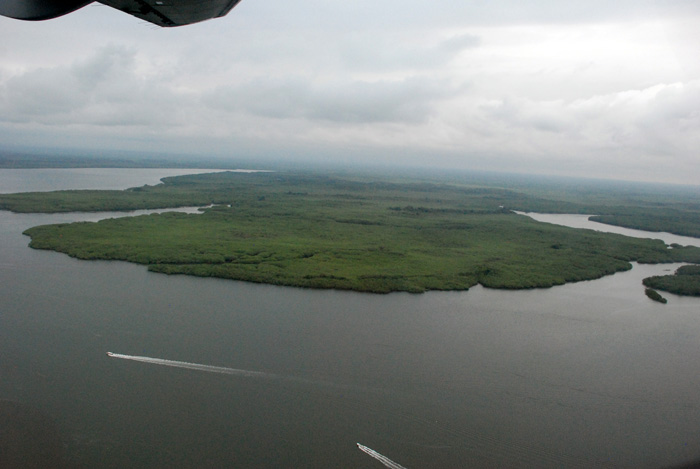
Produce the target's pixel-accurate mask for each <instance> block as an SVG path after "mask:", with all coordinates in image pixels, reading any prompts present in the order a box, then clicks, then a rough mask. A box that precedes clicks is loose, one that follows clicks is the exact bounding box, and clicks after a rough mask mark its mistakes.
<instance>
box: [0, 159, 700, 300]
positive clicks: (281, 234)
mask: <svg viewBox="0 0 700 469" xmlns="http://www.w3.org/2000/svg"><path fill="white" fill-rule="evenodd" d="M586 194H588V196H586ZM605 194H606V195H604V196H601V193H600V192H599V191H590V192H589V193H586V192H585V191H579V193H578V194H571V188H570V186H567V188H566V190H563V189H561V188H560V189H556V187H554V186H549V187H545V188H544V189H543V188H542V187H541V186H537V188H532V187H530V184H529V183H522V184H520V185H518V184H509V186H508V187H504V185H503V184H501V183H499V181H498V180H491V181H487V183H484V182H483V181H481V182H479V183H477V182H476V181H472V180H449V178H448V179H443V180H440V181H436V180H430V179H416V178H410V177H394V178H393V179H391V180H382V179H380V178H378V177H373V176H368V175H366V174H365V175H357V174H342V173H341V174H319V173H313V172H310V173H303V174H302V173H294V172H260V173H235V172H217V173H210V174H202V175H190V176H179V177H172V178H164V179H163V183H162V184H159V185H155V186H143V187H137V188H132V189H127V190H124V191H92V190H89V191H88V190H86V191H82V190H81V191H57V192H44V193H22V194H5V195H0V209H4V210H12V211H15V212H49V213H50V212H66V211H111V210H134V209H154V208H169V207H180V206H207V208H205V209H202V211H201V213H200V214H185V213H178V212H168V213H161V214H151V215H142V216H131V217H124V218H114V219H106V220H102V221H99V222H96V223H87V222H82V223H68V224H55V225H45V226H38V227H34V228H30V229H28V230H27V231H26V232H25V234H27V235H28V236H30V237H31V243H30V246H31V247H32V248H36V249H50V250H54V251H58V252H62V253H66V254H68V255H70V256H73V257H76V258H79V259H103V260H124V261H129V262H135V263H139V264H144V265H146V266H147V267H148V269H149V270H150V271H153V272H160V273H165V274H187V275H196V276H202V277H219V278H226V279H235V280H243V281H250V282H260V283H268V284H275V285H288V286H296V287H310V288H334V289H346V290H355V291H362V292H376V293H388V292H392V291H406V292H424V291H427V290H466V289H468V288H470V287H471V286H474V285H476V284H481V285H483V286H485V287H491V288H508V289H521V288H536V287H550V286H554V285H560V284H564V283H567V282H575V281H581V280H590V279H596V278H599V277H602V276H604V275H608V274H612V273H614V272H617V271H623V270H628V269H630V268H631V264H630V262H633V261H636V262H641V263H670V262H689V263H700V248H695V247H682V246H675V245H674V246H672V247H668V246H666V245H665V244H664V243H663V242H662V241H660V240H651V239H637V238H629V237H625V236H621V235H616V234H609V233H600V232H595V231H591V230H581V229H573V228H567V227H563V226H558V225H552V224H547V223H540V222H537V221H535V220H532V219H531V218H529V217H526V216H522V215H518V214H515V213H513V211H512V210H523V211H550V212H567V211H568V212H579V213H586V212H587V213H604V212H605V213H612V212H615V211H618V212H620V213H624V208H625V207H627V208H628V209H629V210H628V212H629V213H640V214H641V213H643V212H646V213H647V216H651V217H653V216H659V217H661V216H663V215H664V213H665V207H659V206H652V205H651V202H647V201H645V200H644V198H641V199H638V200H635V201H633V202H629V199H625V200H627V201H626V202H624V203H623V199H624V197H622V196H620V195H619V194H618V195H615V194H612V195H611V193H607V192H606V193H605ZM601 197H603V199H601ZM665 203H668V204H671V203H672V200H671V199H669V200H668V201H667V202H665ZM654 204H657V205H658V203H657V202H654ZM697 211H698V213H700V205H699V206H698V209H697ZM691 224H692V218H691ZM664 228H666V227H664ZM698 278H700V277H698ZM654 288H657V287H654Z"/></svg>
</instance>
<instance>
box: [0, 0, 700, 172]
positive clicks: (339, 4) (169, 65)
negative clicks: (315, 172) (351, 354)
mask: <svg viewBox="0 0 700 469" xmlns="http://www.w3.org/2000/svg"><path fill="white" fill-rule="evenodd" d="M0 145H5V146H15V145H16V146H20V145H34V146H49V147H52V146H53V147H63V148H71V147H73V148H88V149H91V148H96V149H97V148H105V149H118V150H136V151H143V152H154V151H158V152H163V151H165V152H177V153H180V154H181V153H187V154H193V155H200V154H201V155H219V156H231V157H242V158H250V157H255V158H261V159H262V158H265V159H281V160H288V159H294V158H301V159H307V160H318V161H342V162H352V161H358V162H364V161H372V162H382V163H387V164H400V163H407V164H421V163H429V164H433V165H436V166H442V167H454V168H473V169H479V170H504V171H509V172H528V173H545V174H564V175H572V176H586V177H604V178H616V179H632V180H648V181H662V182H676V183H689V184H700V2H699V1H697V0H658V1H650V0H635V1H630V0H617V1H615V2H610V1H599V0H586V1H579V0H570V1H557V0H539V1H528V2H523V1H519V0H512V1H511V0H500V1H499V0H492V1H488V2H487V1H484V0H460V1H455V0H432V1H426V0H423V1H416V0H401V1H399V0H372V1H369V0H354V1H347V0H344V1H340V0H298V1H293V2H292V1H289V0H242V2H241V3H240V4H239V5H238V6H237V7H236V8H234V9H233V10H232V11H231V13H229V15H228V16H226V17H224V18H219V19H215V20H211V21H206V22H203V23H200V24H196V25H191V26H185V27H180V28H172V29H164V28H158V27H156V26H153V25H150V24H149V23H145V22H143V21H141V20H138V19H137V18H134V17H132V16H130V15H127V14H125V13H122V12H120V11H117V10H113V9H111V8H109V7H106V6H102V5H100V4H93V5H90V6H87V7H85V8H83V9H82V10H79V11H77V12H75V13H73V14H70V15H67V16H64V17H62V18H59V19H55V20H50V21H45V22H38V23H31V22H23V21H17V20H12V19H9V18H2V17H0Z"/></svg>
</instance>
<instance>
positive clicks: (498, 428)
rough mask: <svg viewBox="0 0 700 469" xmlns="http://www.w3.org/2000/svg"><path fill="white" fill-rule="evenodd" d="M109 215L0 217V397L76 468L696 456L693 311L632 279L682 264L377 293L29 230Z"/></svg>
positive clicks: (699, 382)
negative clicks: (34, 243) (246, 274)
mask: <svg viewBox="0 0 700 469" xmlns="http://www.w3.org/2000/svg"><path fill="white" fill-rule="evenodd" d="M4 171H5V170H2V171H0V181H2V180H3V179H2V178H3V177H4V175H3V174H2V173H4ZM8 171H10V170H8ZM12 171H15V170H12ZM31 171H34V170H31ZM42 171H45V172H46V171H47V170H42ZM55 171H62V170H55ZM104 171H111V170H100V173H101V174H102V173H103V172H104ZM115 171H117V170H115ZM118 171H126V170H118ZM144 171H146V172H148V174H144ZM152 171H153V170H128V173H129V174H127V175H126V176H125V178H124V180H123V181H121V187H129V186H135V185H141V184H144V183H155V182H157V179H158V177H155V178H154V176H157V175H155V174H152V173H151V172H152ZM28 177H30V178H32V177H33V176H28ZM90 177H91V175H90V174H85V173H82V172H81V173H77V174H75V175H74V179H75V180H74V181H72V182H71V180H70V179H71V178H68V180H66V181H64V182H62V183H61V184H62V185H63V186H62V187H64V188H72V187H73V186H72V185H71V184H73V185H84V184H86V183H89V182H90V181H86V179H89V178H90ZM144 177H146V178H151V179H147V180H148V181H151V182H143V181H144V179H143V178H144ZM20 186H21V184H20ZM51 188H52V189H53V188H55V187H54V186H51ZM32 190H41V187H39V188H38V189H36V188H35V189H32ZM0 191H1V190H0ZM117 215H123V214H116V213H102V214H84V213H69V214H56V215H47V214H13V213H9V212H0V240H1V242H0V399H6V400H13V401H17V402H20V403H22V404H25V405H27V406H31V407H32V408H34V409H37V410H38V411H41V412H43V413H44V414H45V415H48V416H49V417H50V418H51V419H52V420H53V421H54V422H55V424H56V427H57V428H58V430H59V433H60V437H61V441H62V444H63V447H64V449H65V459H66V461H67V463H68V466H69V467H85V468H87V467H89V468H123V467H136V468H161V467H162V468H165V467H168V468H172V467H256V468H257V467H357V468H362V467H367V468H372V467H380V463H379V462H378V461H377V460H376V459H374V458H372V457H370V456H369V455H368V454H367V453H365V452H363V451H360V450H359V449H358V446H357V443H361V444H362V445H365V446H367V447H369V448H371V449H372V450H374V451H376V452H378V453H380V454H381V455H384V456H386V457H387V458H389V459H391V460H392V461H395V462H396V463H397V464H400V465H401V466H404V467H406V468H425V467H437V468H442V467H444V468H454V467H471V468H479V467H494V466H499V467H591V466H603V467H604V466H611V467H661V466H668V465H672V464H678V463H682V462H686V461H689V460H694V459H700V439H698V438H697V429H698V422H700V393H698V392H697V390H698V389H700V359H699V358H700V341H699V340H698V337H700V299H697V298H683V297H678V296H675V295H666V294H665V296H667V298H669V303H668V304H667V305H661V304H658V303H655V302H652V301H650V300H649V299H647V298H646V297H645V296H644V294H643V287H642V285H641V279H642V278H644V277H646V276H649V275H652V274H657V273H661V272H665V271H671V272H672V271H673V270H674V269H675V267H676V266H675V265H657V266H653V265H636V266H635V267H634V268H633V269H632V270H631V271H628V272H622V273H618V274H615V275H613V276H608V277H604V278H602V279H599V280H595V281H589V282H580V283H576V284H568V285H564V286H559V287H554V288H549V289H536V290H525V291H500V290H489V289H485V288H482V287H475V288H472V289H470V290H469V291H466V292H429V293H425V294H420V295H414V294H407V293H394V294H389V295H372V294H361V293H354V292H342V291H331V290H327V291H326V290H307V289H298V288H286V287H276V286H269V285H257V284H248V283H244V282H234V281H227V280H220V279H204V278H194V277H185V276H165V275H160V274H154V273H149V272H147V270H146V269H145V267H143V266H138V265H133V264H128V263H124V262H108V261H89V262H88V261H79V260H75V259H72V258H70V257H68V256H65V255H62V254H58V253H54V252H48V251H36V250H32V249H29V248H28V247H27V243H28V241H29V239H28V238H27V237H26V236H24V235H22V231H23V230H25V229H27V228H29V227H31V226H35V225H38V224H45V223H56V222H63V221H70V220H96V219H99V218H104V217H110V216H117ZM107 352H112V353H114V354H118V355H122V356H127V357H145V360H140V361H139V360H132V359H123V358H121V359H120V357H109V356H107ZM173 363H186V364H189V365H192V366H174V365H173ZM226 370H229V371H226ZM230 370H233V371H230ZM37 444H45V443H43V442H37Z"/></svg>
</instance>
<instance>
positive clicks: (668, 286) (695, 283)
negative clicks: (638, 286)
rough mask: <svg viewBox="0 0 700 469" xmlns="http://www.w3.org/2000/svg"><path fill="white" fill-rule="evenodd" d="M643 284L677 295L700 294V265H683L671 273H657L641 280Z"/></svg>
mask: <svg viewBox="0 0 700 469" xmlns="http://www.w3.org/2000/svg"><path fill="white" fill-rule="evenodd" d="M643 282H644V285H645V286H647V287H649V288H656V289H657V290H663V291H667V292H670V293H675V294H677V295H687V296H700V265H684V266H682V267H679V268H678V269H677V270H676V272H675V273H674V274H673V275H657V276H654V277H647V278H645V279H644V280H643Z"/></svg>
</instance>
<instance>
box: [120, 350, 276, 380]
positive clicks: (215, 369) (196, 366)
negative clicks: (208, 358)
mask: <svg viewBox="0 0 700 469" xmlns="http://www.w3.org/2000/svg"><path fill="white" fill-rule="evenodd" d="M107 356H108V357H111V358H121V359H122V360H132V361H135V362H142V363H150V364H152V365H161V366H172V367H174V368H185V369H187V370H197V371H207V372H209V373H220V374H223V375H234V376H244V377H248V378H267V379H279V378H284V377H283V376H281V375H276V374H273V373H264V372H262V371H248V370H239V369H237V368H227V367H225V366H212V365H202V364H200V363H190V362H180V361H177V360H165V359H163V358H152V357H140V356H138V355H124V354H121V353H112V352H107Z"/></svg>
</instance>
